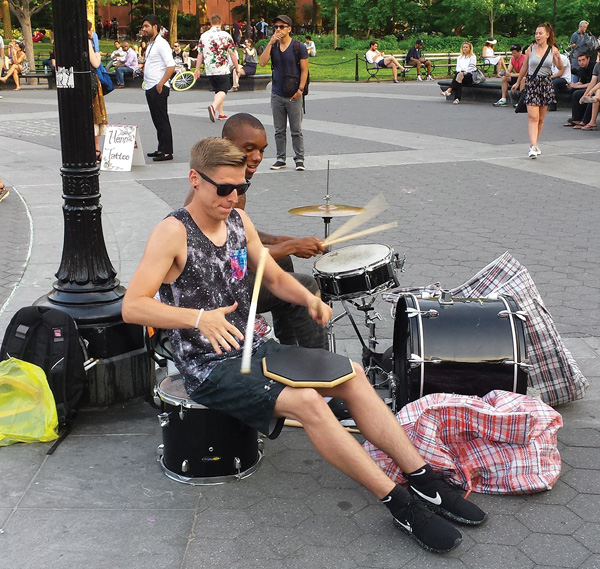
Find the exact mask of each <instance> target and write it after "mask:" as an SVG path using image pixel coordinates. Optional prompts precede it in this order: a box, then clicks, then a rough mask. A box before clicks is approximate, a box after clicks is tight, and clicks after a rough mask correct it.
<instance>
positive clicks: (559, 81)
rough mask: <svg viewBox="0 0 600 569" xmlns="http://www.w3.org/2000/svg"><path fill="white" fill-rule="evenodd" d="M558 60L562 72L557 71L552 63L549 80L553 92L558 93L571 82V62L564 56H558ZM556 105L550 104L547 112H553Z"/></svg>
mask: <svg viewBox="0 0 600 569" xmlns="http://www.w3.org/2000/svg"><path fill="white" fill-rule="evenodd" d="M560 59H561V61H562V63H563V69H562V71H559V69H558V67H556V66H555V65H554V63H552V75H551V76H550V79H552V87H554V92H555V93H558V91H562V90H565V89H567V84H569V83H570V82H571V79H572V77H571V62H570V61H569V58H568V57H567V56H566V55H563V54H562V53H561V54H560ZM557 107H558V105H557V104H556V103H550V105H549V106H548V110H549V111H555V110H556V109H557Z"/></svg>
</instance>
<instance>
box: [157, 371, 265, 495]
mask: <svg viewBox="0 0 600 569" xmlns="http://www.w3.org/2000/svg"><path fill="white" fill-rule="evenodd" d="M155 403H156V404H157V405H162V408H163V412H162V413H161V414H160V415H158V421H159V423H160V426H161V427H162V434H163V444H162V445H160V446H159V447H158V455H159V460H160V464H161V466H162V468H163V470H164V471H165V474H166V475H167V476H168V477H169V478H171V479H172V480H176V481H177V482H183V483H185V484H191V485H194V486H201V485H214V484H224V483H225V482H232V481H236V480H240V479H242V478H246V477H247V476H250V475H251V474H252V473H253V472H255V471H256V470H257V469H258V467H259V464H260V460H261V459H262V456H263V452H262V440H259V438H258V431H257V430H256V429H252V428H251V427H248V426H247V425H245V424H244V423H242V422H241V421H239V420H238V419H234V418H233V417H229V416H228V415H225V414H223V413H219V412H218V411H213V410H211V409H208V408H206V407H204V406H203V405H200V404H199V403H196V402H194V401H192V400H191V399H189V397H188V395H187V393H186V391H185V388H184V386H183V380H182V379H181V375H180V374H179V373H177V374H173V375H168V376H167V377H165V379H163V380H162V381H161V383H160V385H158V386H157V387H156V388H155Z"/></svg>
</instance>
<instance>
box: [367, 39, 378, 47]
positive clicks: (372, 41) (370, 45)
mask: <svg viewBox="0 0 600 569" xmlns="http://www.w3.org/2000/svg"><path fill="white" fill-rule="evenodd" d="M378 43H379V42H378V41H377V40H371V43H370V44H369V47H373V46H374V45H375V44H378Z"/></svg>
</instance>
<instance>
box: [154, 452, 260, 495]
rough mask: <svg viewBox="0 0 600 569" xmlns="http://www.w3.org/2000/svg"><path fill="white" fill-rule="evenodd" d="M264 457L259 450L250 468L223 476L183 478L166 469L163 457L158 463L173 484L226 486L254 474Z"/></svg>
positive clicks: (181, 475)
mask: <svg viewBox="0 0 600 569" xmlns="http://www.w3.org/2000/svg"><path fill="white" fill-rule="evenodd" d="M264 455H265V453H264V451H263V450H261V449H260V448H259V449H258V456H257V458H256V462H255V463H254V464H253V465H252V466H250V467H249V468H247V469H246V470H244V471H243V472H240V473H239V474H226V475H224V476H197V477H190V476H183V474H177V473H176V472H173V471H172V470H169V469H168V468H167V466H166V465H165V462H164V456H161V457H160V458H159V462H160V466H161V467H162V469H163V471H164V473H165V475H166V476H167V478H170V479H171V480H175V482H180V483H181V484H189V485H190V486H219V485H221V484H227V483H229V482H238V481H240V480H242V479H244V478H248V476H251V475H252V474H254V473H255V472H256V471H257V470H258V468H259V466H260V462H261V460H262V459H263V457H264Z"/></svg>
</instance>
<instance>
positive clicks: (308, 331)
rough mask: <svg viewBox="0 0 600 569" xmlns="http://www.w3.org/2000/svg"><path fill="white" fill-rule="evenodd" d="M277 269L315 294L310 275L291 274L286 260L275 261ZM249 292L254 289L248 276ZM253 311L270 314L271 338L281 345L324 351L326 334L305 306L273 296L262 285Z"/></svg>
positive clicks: (290, 264) (326, 345) (251, 275)
mask: <svg viewBox="0 0 600 569" xmlns="http://www.w3.org/2000/svg"><path fill="white" fill-rule="evenodd" d="M278 264H279V265H280V266H281V268H282V269H283V270H284V271H286V272H288V273H290V274H291V275H292V276H293V277H294V278H295V279H296V280H297V281H298V282H300V284H302V285H303V286H305V287H306V288H307V289H308V290H310V291H311V292H312V293H315V292H317V283H316V281H315V279H313V278H312V277H311V276H310V275H305V274H301V273H294V265H293V263H292V260H291V258H290V257H286V258H285V259H282V260H281V261H278ZM249 276H250V290H252V288H253V287H254V274H253V273H249ZM256 311H257V312H258V313H259V314H260V313H262V312H270V313H271V315H272V316H273V328H274V332H275V336H277V338H278V339H279V341H280V342H281V343H282V344H291V345H295V344H298V345H299V346H302V347H304V348H323V349H324V350H327V349H329V348H328V341H327V332H326V330H325V328H323V327H322V326H321V325H319V324H317V323H316V322H315V321H314V320H313V319H312V318H311V316H310V314H309V313H308V310H307V309H306V307H305V306H298V305H297V304H292V303H290V302H286V301H285V300H281V299H280V298H278V297H276V296H275V295H274V294H273V293H272V292H271V291H270V290H269V289H268V288H266V287H265V286H261V287H260V294H259V296H258V305H257V307H256Z"/></svg>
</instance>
